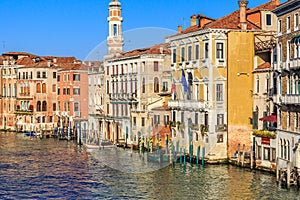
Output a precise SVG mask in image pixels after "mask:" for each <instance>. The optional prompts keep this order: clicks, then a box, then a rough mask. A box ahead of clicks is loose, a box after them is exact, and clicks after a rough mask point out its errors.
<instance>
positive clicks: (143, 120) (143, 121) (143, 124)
mask: <svg viewBox="0 0 300 200" xmlns="http://www.w3.org/2000/svg"><path fill="white" fill-rule="evenodd" d="M144 126H145V117H142V127H144Z"/></svg>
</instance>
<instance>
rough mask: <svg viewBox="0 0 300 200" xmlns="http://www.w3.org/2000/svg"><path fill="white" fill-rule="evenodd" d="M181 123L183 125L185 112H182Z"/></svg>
mask: <svg viewBox="0 0 300 200" xmlns="http://www.w3.org/2000/svg"><path fill="white" fill-rule="evenodd" d="M181 123H182V124H183V123H184V112H183V111H182V112H181Z"/></svg>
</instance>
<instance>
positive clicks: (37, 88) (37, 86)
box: [36, 83, 41, 93]
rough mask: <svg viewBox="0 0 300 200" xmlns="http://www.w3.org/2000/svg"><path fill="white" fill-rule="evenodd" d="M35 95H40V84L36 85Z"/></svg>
mask: <svg viewBox="0 0 300 200" xmlns="http://www.w3.org/2000/svg"><path fill="white" fill-rule="evenodd" d="M36 93H41V84H40V83H37V84H36Z"/></svg>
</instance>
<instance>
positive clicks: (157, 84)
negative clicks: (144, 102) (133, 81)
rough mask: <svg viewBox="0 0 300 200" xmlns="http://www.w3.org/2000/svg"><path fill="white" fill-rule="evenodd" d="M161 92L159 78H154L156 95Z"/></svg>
mask: <svg viewBox="0 0 300 200" xmlns="http://www.w3.org/2000/svg"><path fill="white" fill-rule="evenodd" d="M158 92H159V80H158V78H157V77H155V78H154V93H158Z"/></svg>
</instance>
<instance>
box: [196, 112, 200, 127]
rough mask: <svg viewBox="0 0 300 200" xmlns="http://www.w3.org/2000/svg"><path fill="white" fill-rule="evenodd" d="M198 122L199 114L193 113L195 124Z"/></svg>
mask: <svg viewBox="0 0 300 200" xmlns="http://www.w3.org/2000/svg"><path fill="white" fill-rule="evenodd" d="M198 124H199V114H198V113H195V125H198Z"/></svg>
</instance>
